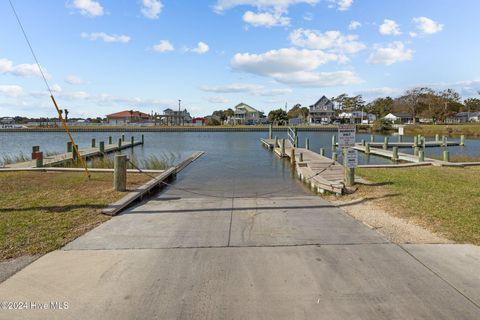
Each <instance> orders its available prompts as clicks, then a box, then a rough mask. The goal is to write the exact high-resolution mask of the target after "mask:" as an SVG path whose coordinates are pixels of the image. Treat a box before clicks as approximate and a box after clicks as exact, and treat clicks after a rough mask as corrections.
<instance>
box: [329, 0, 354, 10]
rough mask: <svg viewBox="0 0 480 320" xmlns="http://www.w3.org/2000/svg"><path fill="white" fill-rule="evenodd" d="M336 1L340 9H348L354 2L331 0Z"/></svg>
mask: <svg viewBox="0 0 480 320" xmlns="http://www.w3.org/2000/svg"><path fill="white" fill-rule="evenodd" d="M329 1H330V2H333V3H335V5H336V6H337V8H338V10H339V11H347V10H348V9H350V7H351V6H352V4H353V0H329Z"/></svg>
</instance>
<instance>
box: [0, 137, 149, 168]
mask: <svg viewBox="0 0 480 320" xmlns="http://www.w3.org/2000/svg"><path fill="white" fill-rule="evenodd" d="M141 144H142V141H134V142H133V143H132V142H131V141H128V142H127V141H124V142H122V144H121V146H119V145H118V143H112V144H105V149H104V152H101V151H100V147H98V148H88V149H83V150H79V152H80V155H81V156H82V158H84V159H88V158H92V157H96V156H100V155H102V154H108V153H112V152H117V151H120V150H123V149H128V148H133V147H135V146H138V145H141ZM72 160H73V153H72V152H65V153H62V154H58V155H52V156H45V157H44V158H43V166H45V167H53V166H59V165H62V164H65V163H66V162H68V161H72ZM5 167H6V168H34V167H36V160H31V161H26V162H17V163H12V164H8V165H6V166H5Z"/></svg>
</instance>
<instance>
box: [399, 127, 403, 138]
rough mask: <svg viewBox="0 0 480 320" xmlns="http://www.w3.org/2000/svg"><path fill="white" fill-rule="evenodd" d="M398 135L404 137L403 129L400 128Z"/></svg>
mask: <svg viewBox="0 0 480 320" xmlns="http://www.w3.org/2000/svg"><path fill="white" fill-rule="evenodd" d="M398 135H400V136H403V127H398Z"/></svg>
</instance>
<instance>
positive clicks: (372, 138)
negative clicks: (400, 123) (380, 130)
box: [370, 134, 375, 142]
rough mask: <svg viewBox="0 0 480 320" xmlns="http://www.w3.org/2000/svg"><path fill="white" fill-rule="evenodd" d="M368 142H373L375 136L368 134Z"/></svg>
mask: <svg viewBox="0 0 480 320" xmlns="http://www.w3.org/2000/svg"><path fill="white" fill-rule="evenodd" d="M370 142H375V136H374V135H373V134H371V135H370Z"/></svg>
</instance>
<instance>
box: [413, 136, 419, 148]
mask: <svg viewBox="0 0 480 320" xmlns="http://www.w3.org/2000/svg"><path fill="white" fill-rule="evenodd" d="M417 146H418V137H417V136H414V137H413V147H414V148H416V147H417Z"/></svg>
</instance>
